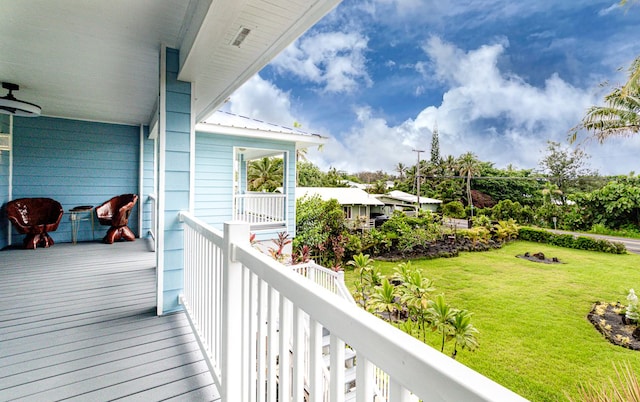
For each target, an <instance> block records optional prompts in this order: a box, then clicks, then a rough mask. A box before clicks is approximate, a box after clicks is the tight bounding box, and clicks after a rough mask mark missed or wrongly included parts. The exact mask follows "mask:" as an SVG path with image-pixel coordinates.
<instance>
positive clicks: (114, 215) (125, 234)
mask: <svg viewBox="0 0 640 402" xmlns="http://www.w3.org/2000/svg"><path fill="white" fill-rule="evenodd" d="M136 202H138V196H137V195H135V194H122V195H118V196H116V197H113V198H111V199H110V200H109V201H106V202H105V203H104V204H102V205H100V206H99V207H97V208H96V216H97V217H98V221H99V222H100V224H101V225H105V226H111V227H110V228H109V230H108V231H107V234H106V235H105V236H104V238H103V239H102V240H103V241H104V242H105V243H107V244H113V242H115V241H117V240H121V239H122V240H128V241H134V240H135V238H136V236H135V235H134V234H133V231H131V229H129V227H128V226H127V224H128V223H129V215H130V214H131V209H132V208H133V206H134V205H136Z"/></svg>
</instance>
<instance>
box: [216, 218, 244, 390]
mask: <svg viewBox="0 0 640 402" xmlns="http://www.w3.org/2000/svg"><path fill="white" fill-rule="evenodd" d="M248 242H249V225H247V224H245V223H242V222H226V223H225V224H224V247H223V270H224V273H223V279H222V283H223V285H222V359H221V360H222V364H221V376H222V389H221V390H220V392H221V394H222V400H223V401H241V400H242V374H243V372H242V361H241V356H242V342H240V340H241V339H242V320H241V319H240V317H241V314H242V296H243V295H242V264H240V263H238V262H235V261H233V260H232V258H233V256H232V252H231V251H232V250H231V249H232V245H233V244H240V243H248Z"/></svg>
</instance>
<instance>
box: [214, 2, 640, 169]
mask: <svg viewBox="0 0 640 402" xmlns="http://www.w3.org/2000/svg"><path fill="white" fill-rule="evenodd" d="M639 34H640V3H638V2H636V3H634V4H632V5H631V6H627V7H625V8H621V7H620V6H619V5H618V3H617V1H615V0H609V1H600V0H572V1H551V0H538V1H524V2H517V1H513V0H478V1H474V0H466V1H456V2H439V1H430V0H344V1H343V2H342V3H341V4H340V5H339V6H338V7H337V8H336V9H335V10H334V11H333V12H332V13H330V14H329V15H327V16H326V17H325V18H324V19H323V20H321V21H320V22H319V23H318V24H316V25H315V26H314V27H313V28H312V29H310V30H309V31H308V32H307V33H305V34H304V35H303V36H302V37H301V38H299V39H298V40H297V41H296V42H295V43H293V44H292V45H291V46H289V47H288V48H287V49H286V50H285V51H284V52H283V53H282V54H281V55H280V56H278V57H277V58H276V59H275V60H273V61H272V62H271V63H270V64H269V65H268V66H267V67H266V68H264V69H263V70H262V71H261V72H260V73H259V74H257V75H256V76H254V77H253V78H252V79H251V80H249V81H248V82H247V83H246V84H245V85H244V86H243V87H241V88H240V89H239V90H237V91H236V93H234V94H233V96H231V99H230V102H229V103H228V104H227V105H225V108H224V109H225V110H228V111H231V112H233V113H237V114H240V115H244V116H249V117H253V118H257V119H261V120H265V121H269V122H272V123H278V124H282V125H285V126H292V125H293V122H298V123H300V124H302V128H303V129H304V130H307V131H310V132H315V133H320V134H323V135H326V136H329V137H331V140H330V141H329V143H328V144H327V145H326V146H325V147H324V148H323V149H322V150H321V151H317V150H310V151H309V157H310V160H311V161H312V162H314V163H315V164H317V165H319V166H320V167H321V168H323V169H327V168H329V167H336V168H338V169H342V170H346V171H349V172H357V171H361V170H385V171H388V172H393V169H394V166H396V165H397V163H398V162H402V163H405V164H414V163H415V160H416V154H415V153H414V152H412V149H416V148H418V149H424V150H426V151H429V149H430V144H431V135H432V130H433V129H434V127H435V125H436V124H437V127H438V131H439V138H440V152H441V154H442V155H454V156H456V157H457V156H458V155H460V154H462V153H464V152H468V151H471V152H473V153H475V154H476V155H477V156H478V157H479V158H480V159H481V160H483V161H491V162H494V163H495V165H496V166H497V167H501V168H502V167H506V166H507V165H508V164H510V163H511V164H513V165H514V166H515V167H518V168H536V167H537V166H538V162H539V160H540V159H541V158H542V156H543V154H544V149H545V148H546V142H547V141H548V140H554V141H559V142H563V143H566V137H567V132H568V130H569V129H570V128H571V127H573V126H574V125H575V124H577V123H578V122H579V121H580V119H581V117H582V116H583V115H584V113H585V111H586V109H587V108H588V107H589V106H591V105H594V104H601V102H602V98H603V96H604V95H605V94H606V93H607V92H608V91H609V90H610V89H611V86H602V85H601V84H602V83H603V82H608V83H609V85H612V84H620V83H622V82H624V81H625V78H626V69H627V67H628V66H629V64H630V62H631V61H632V60H633V59H634V58H635V57H636V56H638V55H640V40H638V38H639V37H640V36H639ZM621 69H622V70H621ZM638 137H640V136H638ZM585 147H586V151H587V152H588V153H589V154H590V155H591V159H590V165H591V167H592V168H593V169H597V170H598V171H599V172H600V173H601V174H626V173H629V172H630V171H636V172H637V173H640V165H639V164H638V163H637V159H638V155H639V154H640V138H632V139H624V140H623V139H620V140H614V141H610V142H608V143H606V144H605V145H599V144H596V143H589V144H587V145H585ZM425 156H427V157H428V155H425Z"/></svg>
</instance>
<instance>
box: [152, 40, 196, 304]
mask: <svg viewBox="0 0 640 402" xmlns="http://www.w3.org/2000/svg"><path fill="white" fill-rule="evenodd" d="M178 58H179V53H178V51H177V50H175V49H167V61H166V63H167V64H166V71H167V75H166V88H167V89H166V134H165V152H164V155H161V156H160V157H163V158H165V188H164V189H163V190H161V191H162V193H161V194H159V196H160V197H164V201H165V202H164V211H161V212H160V213H163V214H164V228H160V230H164V267H163V268H164V271H163V272H164V289H163V311H164V312H165V313H167V312H171V311H176V310H180V309H182V306H180V305H178V295H179V294H180V292H181V291H182V289H183V286H184V278H183V276H184V273H183V267H184V257H183V256H184V251H183V248H184V240H183V237H184V229H183V225H182V223H181V222H179V220H178V214H179V212H180V211H187V210H189V197H190V194H189V193H190V183H189V175H190V170H191V163H190V155H191V154H190V153H191V146H190V141H191V84H190V83H188V82H182V81H179V80H178V64H179V63H178Z"/></svg>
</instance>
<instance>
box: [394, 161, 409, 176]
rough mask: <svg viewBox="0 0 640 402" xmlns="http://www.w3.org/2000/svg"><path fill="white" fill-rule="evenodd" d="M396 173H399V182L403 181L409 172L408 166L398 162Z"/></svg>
mask: <svg viewBox="0 0 640 402" xmlns="http://www.w3.org/2000/svg"><path fill="white" fill-rule="evenodd" d="M395 171H396V172H398V180H400V181H402V180H403V179H404V174H405V173H406V171H407V166H406V165H405V164H404V163H402V162H398V164H397V165H396V168H395Z"/></svg>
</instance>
